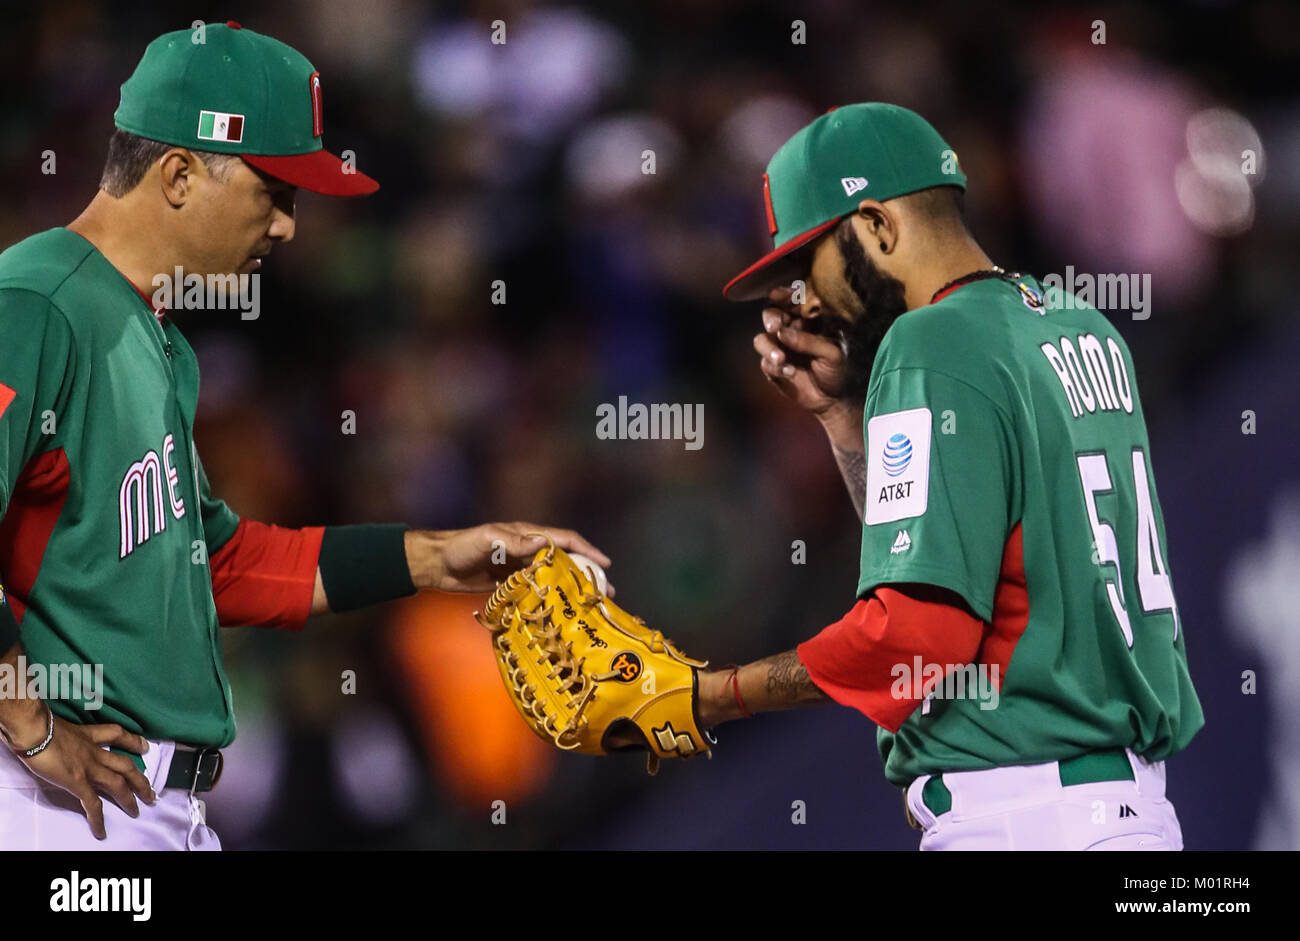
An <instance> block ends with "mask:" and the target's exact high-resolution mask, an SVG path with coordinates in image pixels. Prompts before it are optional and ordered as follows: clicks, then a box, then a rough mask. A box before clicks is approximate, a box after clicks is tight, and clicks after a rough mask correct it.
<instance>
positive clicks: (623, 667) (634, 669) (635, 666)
mask: <svg viewBox="0 0 1300 941" xmlns="http://www.w3.org/2000/svg"><path fill="white" fill-rule="evenodd" d="M609 668H610V669H611V670H617V671H618V676H616V677H614V679H616V680H618V681H619V682H620V683H631V682H632V681H633V680H635V679H636V678H637V677H638V676H640V675H641V658H640V657H638V656H637V655H636V654H634V653H633V652H632V651H630V650H624V651H622V652H621V653H619V654H618V655H617V656H615V657H614V659H613V661H612V662H611V663H610V665H609Z"/></svg>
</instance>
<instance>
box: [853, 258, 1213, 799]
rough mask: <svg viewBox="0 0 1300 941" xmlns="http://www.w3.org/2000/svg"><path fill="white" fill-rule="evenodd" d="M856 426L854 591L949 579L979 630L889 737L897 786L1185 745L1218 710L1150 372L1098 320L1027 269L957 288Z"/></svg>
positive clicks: (888, 354)
mask: <svg viewBox="0 0 1300 941" xmlns="http://www.w3.org/2000/svg"><path fill="white" fill-rule="evenodd" d="M864 420H865V437H866V461H867V494H866V507H865V512H864V520H863V534H862V561H861V577H860V579H859V582H858V594H859V596H865V595H866V594H868V593H869V592H870V591H871V590H872V589H873V588H875V587H877V586H881V585H889V584H900V583H924V584H928V585H937V586H940V587H942V588H945V589H948V590H950V591H952V592H955V593H956V594H958V595H960V596H961V597H962V598H963V599H964V600H965V602H966V604H967V605H969V607H970V609H971V610H972V611H973V612H974V613H975V614H976V615H978V616H979V618H981V619H982V620H983V621H984V622H986V628H985V634H984V638H983V641H982V643H981V647H980V651H979V653H978V654H977V663H976V664H973V665H967V664H952V665H948V664H941V665H935V666H936V667H937V669H939V670H942V671H943V672H944V673H946V674H948V677H949V679H948V680H947V681H945V683H943V684H941V685H940V687H939V689H938V690H936V691H935V692H934V693H933V694H932V695H931V696H930V697H929V698H928V699H927V700H926V701H925V702H924V703H923V705H922V706H920V707H918V708H917V709H916V710H914V711H913V712H912V713H911V714H910V715H909V717H908V718H907V719H906V720H905V721H904V722H903V724H902V725H901V727H900V728H899V729H898V731H897V732H896V733H891V732H889V731H887V730H885V729H883V728H882V729H881V730H880V732H879V735H878V745H879V749H880V753H881V757H882V758H883V759H884V762H885V772H886V776H887V777H888V778H889V780H890V781H891V782H893V783H895V784H898V785H905V784H907V783H908V782H909V781H911V780H913V779H914V778H916V777H917V776H919V775H922V774H933V773H938V772H942V771H963V770H975V769H980V768H988V767H994V766H1001V765H1018V764H1032V763H1036V762H1044V761H1052V760H1060V759H1064V758H1068V757H1073V756H1075V755H1079V754H1081V753H1083V752H1086V751H1090V750H1095V749H1103V748H1113V747H1129V748H1132V749H1133V750H1134V751H1136V752H1138V753H1139V754H1142V755H1144V756H1146V757H1147V758H1148V759H1149V760H1159V759H1163V758H1165V757H1167V756H1169V755H1172V754H1174V753H1175V752H1177V751H1178V750H1180V749H1181V748H1183V747H1184V746H1186V745H1187V743H1188V741H1190V739H1191V738H1192V736H1193V735H1195V733H1196V732H1197V730H1198V729H1200V727H1201V726H1202V725H1203V724H1204V717H1203V715H1202V712H1201V706H1200V703H1199V702H1198V700H1197V697H1196V693H1195V690H1194V689H1193V687H1192V681H1191V677H1190V675H1189V674H1188V669H1187V655H1186V648H1185V642H1186V639H1185V637H1184V636H1183V631H1182V621H1181V619H1180V617H1179V613H1178V608H1177V603H1176V601H1175V598H1174V593H1173V586H1172V580H1171V576H1170V571H1169V565H1168V558H1169V556H1168V549H1167V546H1166V542H1165V528H1164V521H1163V517H1162V515H1161V511H1160V503H1159V500H1158V499H1157V497H1156V486H1155V472H1154V463H1153V459H1152V454H1151V448H1150V444H1149V442H1148V440H1147V431H1146V423H1145V420H1144V419H1143V415H1142V405H1141V401H1140V399H1139V397H1138V390H1137V382H1136V373H1135V370H1134V367H1133V361H1132V357H1131V355H1130V353H1129V351H1128V348H1127V346H1126V344H1125V343H1124V341H1123V339H1122V338H1121V337H1120V335H1119V334H1118V332H1116V330H1115V329H1114V327H1112V325H1111V324H1110V323H1109V322H1108V321H1107V320H1106V318H1105V317H1103V316H1102V315H1101V314H1100V313H1098V312H1097V311H1096V310H1095V309H1094V308H1092V307H1089V306H1088V305H1086V304H1082V303H1077V302H1076V303H1073V304H1070V303H1059V304H1058V303H1053V304H1051V305H1050V306H1044V304H1043V303H1042V288H1041V286H1040V285H1039V284H1038V283H1037V282H1036V281H1034V280H1033V279H1031V278H1021V279H1020V280H1019V281H1018V282H1012V281H1011V280H1009V279H1007V280H1004V279H999V278H994V279H988V280H983V281H976V282H971V283H968V284H966V285H963V286H961V287H959V288H957V289H956V290H953V291H951V292H950V293H948V294H946V295H945V296H942V297H941V298H940V299H939V300H938V301H936V302H935V303H933V304H930V305H928V306H925V307H922V308H918V309H916V310H913V311H910V312H908V313H907V314H905V315H903V316H902V317H900V318H899V319H898V320H897V321H895V323H894V324H893V326H892V327H891V328H890V330H889V331H888V333H887V334H886V336H885V338H884V341H883V343H882V344H881V347H880V350H879V352H878V354H877V356H876V360H875V363H874V366H873V370H872V375H871V383H870V387H869V389H868V392H867V400H866V411H865V416H864ZM1021 572H1023V579H1022V578H1020V573H1021ZM930 668H931V665H928V664H900V665H899V667H898V673H897V674H896V677H897V678H899V679H900V680H903V681H904V688H910V687H908V686H907V685H906V678H907V677H908V676H909V675H910V674H911V673H912V672H916V671H920V672H924V671H925V670H927V669H930ZM981 670H982V671H983V676H982V677H981V676H979V675H978V674H979V671H981ZM931 675H935V676H937V675H938V673H935V672H933V671H932V673H931ZM954 680H957V681H958V682H954ZM917 688H918V689H919V687H917Z"/></svg>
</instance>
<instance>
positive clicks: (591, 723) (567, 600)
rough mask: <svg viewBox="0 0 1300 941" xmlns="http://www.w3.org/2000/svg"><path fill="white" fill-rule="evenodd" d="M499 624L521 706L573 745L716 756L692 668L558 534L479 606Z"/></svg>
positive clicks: (498, 641)
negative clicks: (604, 587)
mask: <svg viewBox="0 0 1300 941" xmlns="http://www.w3.org/2000/svg"><path fill="white" fill-rule="evenodd" d="M474 616H475V617H476V618H477V619H478V621H479V623H480V624H482V625H483V626H484V627H486V628H487V629H488V630H489V631H491V632H492V646H493V650H494V652H495V653H496V658H497V668H498V669H499V670H500V671H501V679H502V680H503V681H504V682H505V684H506V691H507V692H508V693H509V694H510V698H511V699H512V700H513V701H514V704H515V708H517V709H518V710H519V714H520V715H521V716H523V717H524V720H525V721H526V722H527V723H528V724H529V726H530V727H531V728H532V729H533V731H534V732H536V733H537V734H538V735H539V736H541V737H542V738H544V739H546V740H548V741H551V742H554V743H555V745H556V746H557V747H559V748H562V749H564V750H566V751H579V752H582V753H584V754H588V755H602V754H607V753H609V752H612V751H641V750H644V751H646V752H647V756H646V770H647V771H648V772H649V773H650V774H654V773H655V772H656V771H658V769H659V760H660V759H661V758H691V757H693V756H695V755H698V754H700V753H701V752H702V753H704V754H706V755H710V757H712V754H711V752H710V750H709V746H710V745H711V744H714V743H715V741H716V740H715V739H713V737H712V736H710V735H708V733H707V732H705V731H704V730H703V729H701V728H700V724H699V719H698V718H697V716H696V709H695V703H696V695H697V691H696V680H695V671H696V670H697V669H699V668H703V667H706V666H708V663H707V662H704V661H700V660H692V659H691V658H690V657H686V656H683V655H682V654H681V653H680V652H679V651H678V650H677V649H676V648H675V647H674V646H673V645H672V644H671V643H670V642H669V641H668V640H666V639H665V638H664V636H663V634H662V633H660V632H659V631H652V630H650V629H649V628H648V627H646V625H645V622H644V621H642V620H641V619H640V618H638V617H633V616H632V615H630V614H628V613H627V612H626V611H624V610H623V609H622V608H620V607H619V606H618V605H616V604H614V603H613V602H612V601H610V600H609V599H608V598H607V597H605V595H604V594H603V593H602V592H601V591H600V589H599V588H598V587H597V586H596V584H595V582H594V581H593V580H592V576H591V575H590V574H588V573H587V572H584V571H582V570H580V569H579V568H578V565H577V564H576V563H575V562H574V560H573V559H572V558H570V557H569V555H568V553H566V552H565V551H564V550H563V549H559V548H557V547H556V546H555V545H554V543H552V544H551V545H550V546H549V547H548V548H545V549H541V550H539V551H538V552H537V555H536V556H534V557H533V561H532V563H531V564H529V565H528V567H527V568H523V569H520V570H519V571H517V572H515V573H514V574H512V575H510V576H509V577H508V578H507V579H506V580H505V582H504V583H499V584H498V585H497V589H496V591H495V592H493V593H492V596H491V597H490V598H489V599H488V602H487V604H486V605H485V606H484V609H483V611H482V613H480V612H477V611H476V612H474Z"/></svg>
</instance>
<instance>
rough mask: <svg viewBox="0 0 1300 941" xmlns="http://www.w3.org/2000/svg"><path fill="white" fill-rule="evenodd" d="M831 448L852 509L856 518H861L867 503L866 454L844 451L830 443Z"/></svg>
mask: <svg viewBox="0 0 1300 941" xmlns="http://www.w3.org/2000/svg"><path fill="white" fill-rule="evenodd" d="M831 450H832V451H834V452H835V463H836V464H838V465H839V468H840V476H841V477H843V478H844V486H846V487H848V488H849V496H850V497H851V498H852V499H853V509H855V510H856V511H857V513H858V519H862V514H863V513H864V512H865V509H866V504H867V455H866V454H864V453H863V452H862V451H845V450H844V449H843V448H840V447H838V446H836V445H832V446H831Z"/></svg>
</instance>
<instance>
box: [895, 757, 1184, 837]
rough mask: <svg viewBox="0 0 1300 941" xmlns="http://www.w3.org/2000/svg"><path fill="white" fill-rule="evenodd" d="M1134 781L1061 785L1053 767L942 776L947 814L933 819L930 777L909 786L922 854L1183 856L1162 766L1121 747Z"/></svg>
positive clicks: (1013, 767)
mask: <svg viewBox="0 0 1300 941" xmlns="http://www.w3.org/2000/svg"><path fill="white" fill-rule="evenodd" d="M1125 752H1126V754H1127V755H1128V759H1129V764H1130V765H1131V766H1132V767H1133V776H1134V780H1132V781H1099V782H1096V783H1091V784H1074V785H1070V786H1068V787H1065V786H1062V784H1061V778H1060V771H1059V770H1058V768H1057V763H1056V762H1054V761H1052V762H1047V763H1046V764H1038V765H1016V766H1011V767H1005V768H991V769H989V770H987V771H959V772H946V773H945V774H943V775H942V778H943V783H944V785H945V786H946V787H947V788H948V790H949V791H950V792H951V793H952V808H951V809H950V810H949V811H947V812H946V813H942V814H939V815H937V816H936V815H935V814H934V813H933V812H932V811H931V810H930V808H928V807H926V806H925V803H924V802H923V801H922V799H921V790H922V788H924V787H925V782H926V781H928V780H929V779H930V777H931V775H923V776H922V777H919V778H917V779H916V780H915V781H913V782H912V783H911V784H910V785H909V786H908V788H907V806H908V808H909V809H910V810H911V811H912V816H913V817H915V818H916V822H917V823H919V824H920V825H921V827H922V829H923V830H924V833H923V835H922V836H921V849H922V850H1181V849H1182V848H1183V833H1182V829H1181V828H1180V827H1179V825H1178V816H1177V814H1175V812H1174V805H1173V804H1171V803H1170V802H1169V801H1168V800H1166V799H1165V767H1164V762H1163V761H1160V762H1154V763H1148V762H1146V761H1144V760H1143V759H1142V758H1141V757H1140V756H1139V755H1137V754H1135V753H1134V752H1133V751H1132V750H1130V749H1125Z"/></svg>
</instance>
